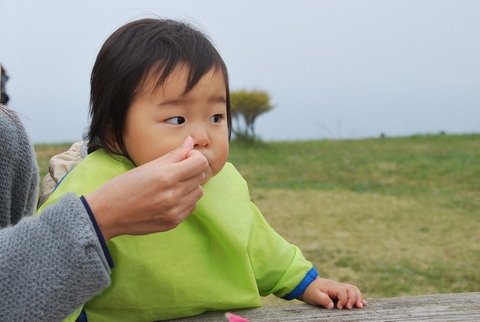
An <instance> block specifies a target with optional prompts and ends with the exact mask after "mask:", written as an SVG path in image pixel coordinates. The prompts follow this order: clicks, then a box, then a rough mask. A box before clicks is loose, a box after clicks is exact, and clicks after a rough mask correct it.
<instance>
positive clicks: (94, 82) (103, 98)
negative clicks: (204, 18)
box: [85, 19, 232, 157]
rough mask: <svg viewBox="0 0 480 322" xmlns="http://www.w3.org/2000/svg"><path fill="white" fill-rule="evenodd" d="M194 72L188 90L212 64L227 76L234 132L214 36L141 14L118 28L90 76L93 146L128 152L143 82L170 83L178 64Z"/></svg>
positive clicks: (90, 136) (90, 147)
mask: <svg viewBox="0 0 480 322" xmlns="http://www.w3.org/2000/svg"><path fill="white" fill-rule="evenodd" d="M182 65H184V66H186V67H187V68H188V69H189V75H188V80H187V84H186V87H185V92H184V94H187V93H188V92H189V91H190V90H192V89H193V88H194V87H195V85H196V84H197V83H198V82H199V81H200V79H201V78H202V77H203V76H204V75H205V74H207V73H208V72H209V71H210V70H211V69H212V68H214V69H215V70H216V72H221V73H222V74H223V76H224V78H225V86H226V98H227V124H228V133H229V137H230V133H231V123H232V120H231V115H230V91H229V85H228V73H227V67H226V66H225V63H224V61H223V59H222V58H221V56H220V54H219V53H218V51H217V50H216V49H215V47H214V46H213V44H212V43H211V41H210V40H209V39H208V37H207V36H206V35H205V34H203V33H202V32H201V31H199V30H197V29H195V28H193V27H192V26H190V25H189V24H187V23H184V22H179V21H174V20H170V19H141V20H136V21H133V22H130V23H128V24H126V25H124V26H122V27H120V28H119V29H118V30H117V31H115V32H114V33H113V34H112V35H111V36H110V37H109V38H108V39H107V40H106V41H105V43H104V44H103V46H102V48H101V49H100V52H99V53H98V56H97V59H96V61H95V65H94V66H93V70H92V76H91V79H90V85H91V90H90V117H91V123H90V128H89V129H88V132H87V133H86V134H85V140H88V141H89V144H88V151H89V152H93V151H95V150H97V149H99V148H103V149H105V150H106V151H108V152H110V153H121V154H123V155H124V156H126V157H128V153H127V150H126V148H125V142H124V135H123V133H124V128H125V122H126V117H127V112H128V109H129V107H130V105H131V104H132V103H133V101H134V99H135V97H136V95H137V94H138V93H139V92H140V90H141V89H140V86H141V85H142V84H143V82H145V81H146V79H147V78H149V77H156V78H157V87H158V86H161V85H162V84H164V82H165V80H166V79H167V78H168V76H169V75H170V74H171V73H172V72H173V70H174V69H175V68H176V67H179V66H182Z"/></svg>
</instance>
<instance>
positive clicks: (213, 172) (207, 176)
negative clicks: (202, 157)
mask: <svg viewBox="0 0 480 322" xmlns="http://www.w3.org/2000/svg"><path fill="white" fill-rule="evenodd" d="M223 165H225V164H223ZM222 169H223V166H222V167H221V168H220V169H218V170H214V169H213V168H212V167H211V166H210V167H208V169H207V170H206V171H205V172H204V173H205V180H203V182H202V183H201V185H202V186H203V185H205V184H206V183H207V182H208V181H209V180H210V179H212V178H213V177H215V176H216V175H217V174H218V173H220V171H222Z"/></svg>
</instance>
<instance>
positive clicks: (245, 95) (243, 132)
mask: <svg viewBox="0 0 480 322" xmlns="http://www.w3.org/2000/svg"><path fill="white" fill-rule="evenodd" d="M230 103H231V109H232V110H231V112H232V119H233V129H232V132H233V134H234V135H235V136H236V137H243V138H247V139H255V127H254V124H255V120H256V119H257V117H258V116H259V115H261V114H263V113H266V112H268V111H270V110H271V109H273V107H274V106H273V105H272V104H270V95H269V94H268V93H267V92H265V91H260V90H252V91H247V90H239V91H233V92H231V93H230ZM242 124H243V125H242Z"/></svg>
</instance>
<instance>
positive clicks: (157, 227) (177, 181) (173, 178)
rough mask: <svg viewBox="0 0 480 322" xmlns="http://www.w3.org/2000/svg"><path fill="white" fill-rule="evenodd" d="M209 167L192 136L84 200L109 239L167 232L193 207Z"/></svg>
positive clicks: (199, 196) (117, 178)
mask: <svg viewBox="0 0 480 322" xmlns="http://www.w3.org/2000/svg"><path fill="white" fill-rule="evenodd" d="M207 167H208V160H207V159H206V158H205V157H204V156H203V155H202V154H201V153H200V152H198V151H196V150H193V139H192V138H191V137H190V136H189V137H187V138H186V139H185V141H184V142H183V144H182V146H181V147H179V148H178V149H176V150H173V151H172V152H170V153H168V154H166V155H164V156H163V157H161V158H158V159H156V160H153V161H151V162H149V163H146V164H144V165H142V166H139V167H137V168H135V169H132V170H130V171H128V172H126V173H124V174H122V175H120V176H118V177H116V178H114V179H112V180H110V181H109V182H107V183H105V184H104V185H103V186H101V187H100V188H99V189H97V190H96V191H94V192H92V193H90V194H88V195H86V196H85V199H86V200H87V202H88V204H89V205H90V208H91V209H92V211H93V214H94V215H95V219H96V220H97V222H98V225H99V226H100V229H101V230H102V233H103V236H104V237H105V239H106V240H109V239H111V238H113V237H116V236H119V235H146V234H150V233H155V232H161V231H167V230H170V229H173V228H175V227H177V226H178V225H179V224H180V223H181V222H182V221H183V220H184V219H185V218H186V217H187V216H188V215H189V214H190V213H192V212H193V210H194V209H195V205H196V202H197V201H198V200H199V199H200V198H201V197H202V195H203V189H202V187H201V184H202V183H203V181H204V180H205V174H204V171H205V170H206V169H207Z"/></svg>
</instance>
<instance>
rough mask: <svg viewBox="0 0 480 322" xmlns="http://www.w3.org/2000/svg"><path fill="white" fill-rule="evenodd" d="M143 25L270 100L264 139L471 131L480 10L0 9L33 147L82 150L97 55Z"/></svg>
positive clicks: (457, 3) (178, 0)
mask: <svg viewBox="0 0 480 322" xmlns="http://www.w3.org/2000/svg"><path fill="white" fill-rule="evenodd" d="M152 15H158V16H163V17H168V18H174V19H180V20H183V21H189V22H194V23H195V24H196V25H197V26H199V27H200V28H201V29H202V30H204V31H205V32H206V33H207V34H208V35H209V36H210V37H211V38H212V39H213V41H214V43H215V45H216V47H217V48H218V49H219V51H220V53H221V55H222V56H223V58H224V60H225V62H226V64H227V67H228V69H229V72H230V79H231V84H230V86H231V89H232V90H235V89H242V88H245V89H254V88H255V89H262V90H266V91H268V92H269V93H270V95H271V97H272V103H273V104H274V105H275V109H274V110H272V111H271V112H269V113H266V114H264V115H262V116H261V117H260V118H259V119H258V120H257V123H256V130H257V132H258V134H259V135H260V136H261V137H262V138H263V139H264V140H304V139H322V138H331V139H334V138H363V137H378V136H379V135H380V133H385V134H386V135H387V136H399V135H402V136H403V135H411V134H417V133H439V132H440V131H445V132H447V133H473V132H474V133H480V1H478V0H472V1H465V0H450V1H442V0H423V1H422V0H413V1H408V0H402V1H384V0H376V1H365V0H358V1H353V0H352V1H341V0H340V1H339V0H336V1H333V0H332V1H321V0H310V1H307V0H289V1H286V0H242V1H238V0H236V1H234V0H207V1H201V0H183V1H182V0H175V1H172V0H168V1H163V0H155V1H153V0H151V1H147V0H135V1H127V0H123V1H120V0H102V1H97V0H83V1H60V0H57V1H51V0H42V1H38V0H0V63H2V65H3V66H4V67H5V69H6V70H7V72H8V74H9V76H10V80H9V82H8V83H7V91H8V94H9V95H10V97H11V101H10V104H9V105H10V107H11V108H13V109H15V110H16V111H18V112H19V113H21V114H22V115H23V121H24V123H25V125H26V127H27V130H28V132H29V134H30V136H31V138H32V140H33V141H34V142H36V143H39V142H45V143H50V142H66V141H67V142H71V141H75V140H79V139H81V137H82V133H83V131H84V129H85V128H86V126H87V125H88V99H89V77H90V72H91V68H92V66H93V63H94V60H95V57H96V55H97V53H98V50H99V49H100V47H101V46H102V44H103V42H104V41H105V39H106V38H107V37H108V36H109V35H110V34H111V33H112V32H113V31H114V30H116V29H117V28H118V27H120V26H121V25H123V24H125V23H126V22H129V21H131V20H134V19H138V18H143V17H149V16H152Z"/></svg>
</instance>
